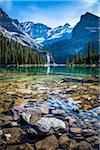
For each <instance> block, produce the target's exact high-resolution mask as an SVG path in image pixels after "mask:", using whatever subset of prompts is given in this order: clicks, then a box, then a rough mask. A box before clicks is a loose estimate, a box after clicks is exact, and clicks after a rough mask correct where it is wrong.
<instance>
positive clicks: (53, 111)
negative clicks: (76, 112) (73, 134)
mask: <svg viewBox="0 0 100 150" xmlns="http://www.w3.org/2000/svg"><path fill="white" fill-rule="evenodd" d="M52 114H54V115H62V114H65V111H64V110H61V109H55V110H52Z"/></svg>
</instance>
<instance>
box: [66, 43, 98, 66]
mask: <svg viewBox="0 0 100 150" xmlns="http://www.w3.org/2000/svg"><path fill="white" fill-rule="evenodd" d="M66 63H67V65H68V64H70V63H71V64H87V65H92V64H98V63H99V53H98V52H97V51H96V50H95V48H94V45H93V42H92V41H89V42H88V46H87V50H86V52H84V53H81V54H80V53H78V52H77V51H75V54H74V58H73V60H71V61H70V60H69V59H67V61H66Z"/></svg>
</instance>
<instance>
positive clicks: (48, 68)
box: [46, 52, 51, 74]
mask: <svg viewBox="0 0 100 150" xmlns="http://www.w3.org/2000/svg"><path fill="white" fill-rule="evenodd" d="M46 58H47V74H49V73H50V58H51V57H50V53H49V52H47V54H46Z"/></svg>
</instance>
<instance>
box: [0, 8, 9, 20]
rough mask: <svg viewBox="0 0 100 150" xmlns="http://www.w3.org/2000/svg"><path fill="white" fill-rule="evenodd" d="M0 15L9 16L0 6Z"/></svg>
mask: <svg viewBox="0 0 100 150" xmlns="http://www.w3.org/2000/svg"><path fill="white" fill-rule="evenodd" d="M0 17H7V18H9V16H8V15H7V14H6V13H5V12H4V11H3V10H2V8H0Z"/></svg>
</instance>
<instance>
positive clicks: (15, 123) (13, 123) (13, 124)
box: [10, 121, 19, 127]
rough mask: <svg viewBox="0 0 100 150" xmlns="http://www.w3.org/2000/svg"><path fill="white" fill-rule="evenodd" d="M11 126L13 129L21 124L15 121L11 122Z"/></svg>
mask: <svg viewBox="0 0 100 150" xmlns="http://www.w3.org/2000/svg"><path fill="white" fill-rule="evenodd" d="M10 125H11V126H12V127H16V126H19V124H18V123H17V122H15V121H12V122H10Z"/></svg>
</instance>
